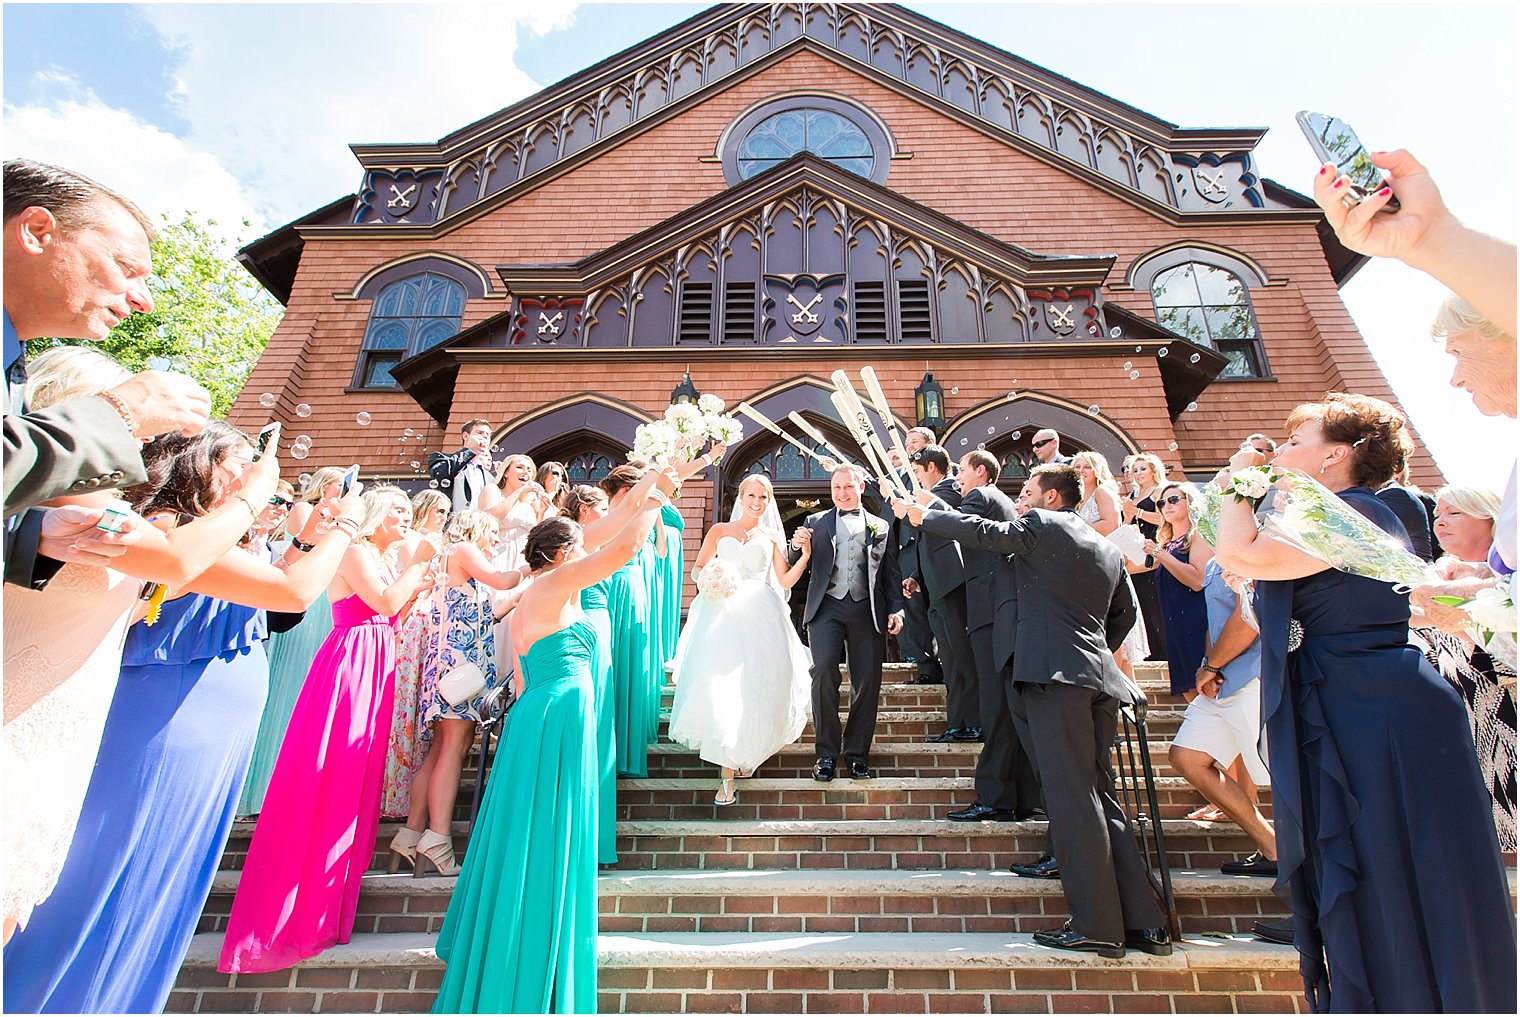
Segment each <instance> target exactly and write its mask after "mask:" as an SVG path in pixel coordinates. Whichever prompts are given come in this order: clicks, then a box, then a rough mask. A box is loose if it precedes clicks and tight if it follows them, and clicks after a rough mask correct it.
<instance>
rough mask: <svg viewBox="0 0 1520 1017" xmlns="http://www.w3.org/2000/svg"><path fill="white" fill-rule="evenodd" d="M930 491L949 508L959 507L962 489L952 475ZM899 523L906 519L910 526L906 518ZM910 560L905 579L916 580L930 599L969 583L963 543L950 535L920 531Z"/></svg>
mask: <svg viewBox="0 0 1520 1017" xmlns="http://www.w3.org/2000/svg"><path fill="white" fill-rule="evenodd" d="M929 493H930V494H932V495H934V496H935V497H936V498H938V499H939V500H940V501H941V502H943V503H944V504H946V505H948V506H949V507H950V508H953V509H959V508H960V506H961V492H960V488H958V487H956V486H955V481H953V480H951V479H950V478H949V477H946V478H944V479H943V480H941V481H940V482H939V483H937V484H935V485H934V487H933V488H932V489H931V490H930V492H929ZM899 522H904V525H905V526H907V524H906V522H905V521H903V520H899ZM907 528H909V529H911V528H912V527H911V526H907ZM910 560H911V562H912V569H911V571H910V570H909V569H907V568H905V569H903V578H904V579H915V580H917V581H918V585H920V586H922V587H924V589H925V590H926V591H927V593H928V595H929V597H930V599H937V598H939V597H943V596H945V595H946V594H948V593H950V592H951V591H953V590H956V589H959V588H960V587H962V586H964V585H965V584H966V568H965V565H964V563H963V562H962V560H961V548H960V545H958V544H956V542H955V541H954V540H952V539H950V538H949V537H946V536H943V535H942V534H938V533H931V532H928V531H922V532H920V533H919V535H918V540H917V541H915V544H914V553H913V556H912V558H911V559H910Z"/></svg>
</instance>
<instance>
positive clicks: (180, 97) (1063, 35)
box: [0, 0, 1520, 484]
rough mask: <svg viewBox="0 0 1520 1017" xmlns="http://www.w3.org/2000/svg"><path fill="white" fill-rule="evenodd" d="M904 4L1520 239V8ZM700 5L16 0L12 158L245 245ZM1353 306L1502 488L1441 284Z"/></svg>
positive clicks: (1440, 429)
mask: <svg viewBox="0 0 1520 1017" xmlns="http://www.w3.org/2000/svg"><path fill="white" fill-rule="evenodd" d="M909 6H911V7H913V8H915V9H917V10H920V11H921V12H923V13H924V14H926V15H928V16H929V17H932V18H934V19H935V20H938V21H941V22H943V23H945V24H947V25H949V26H951V27H953V28H956V29H959V30H961V31H964V32H967V33H969V34H972V35H975V36H977V37H979V38H982V39H984V40H986V41H987V42H990V43H992V44H993V45H996V46H1000V47H1002V48H1004V49H1007V50H1010V51H1012V52H1014V53H1016V54H1018V55H1019V56H1022V57H1024V58H1025V59H1028V60H1031V61H1033V62H1035V63H1037V64H1041V65H1043V66H1045V67H1047V68H1049V69H1051V70H1053V71H1056V72H1058V73H1060V74H1063V75H1066V76H1067V77H1070V78H1072V79H1074V80H1076V81H1078V82H1081V83H1083V84H1085V85H1089V86H1091V87H1093V88H1096V89H1098V90H1099V91H1102V92H1106V93H1108V94H1109V95H1112V96H1114V97H1116V98H1118V99H1121V100H1123V101H1125V102H1128V103H1130V104H1131V105H1134V106H1137V107H1139V108H1140V109H1143V110H1146V111H1147V112H1149V113H1152V114H1154V115H1156V116H1159V117H1161V118H1163V119H1166V120H1170V121H1173V122H1175V123H1178V124H1181V125H1183V126H1192V127H1226V126H1261V127H1267V128H1269V133H1268V135H1267V137H1266V139H1265V140H1264V141H1263V143H1262V144H1261V146H1259V147H1258V149H1257V159H1258V165H1259V168H1260V170H1261V171H1262V173H1263V174H1264V175H1266V176H1268V177H1271V178H1273V179H1275V180H1277V181H1278V182H1280V183H1283V184H1285V185H1287V186H1289V187H1292V188H1294V189H1296V190H1300V191H1307V190H1308V187H1309V179H1310V177H1311V175H1312V174H1313V171H1314V169H1315V168H1316V167H1315V161H1314V157H1313V156H1312V154H1311V153H1310V152H1309V150H1308V148H1307V147H1306V146H1305V145H1304V143H1303V141H1302V138H1301V137H1300V135H1299V133H1298V130H1297V128H1296V127H1295V125H1294V123H1293V113H1294V111H1296V110H1298V109H1302V108H1309V109H1320V110H1324V111H1327V112H1332V113H1336V114H1339V115H1341V116H1343V117H1345V118H1346V119H1347V120H1348V121H1350V122H1351V123H1352V124H1353V125H1354V126H1355V127H1356V129H1357V130H1358V131H1359V132H1360V133H1361V135H1362V137H1363V138H1364V140H1366V141H1367V142H1368V143H1369V145H1370V146H1371V147H1374V148H1395V147H1400V146H1403V147H1407V148H1410V149H1411V150H1412V151H1414V152H1415V153H1416V154H1417V155H1418V156H1420V158H1421V159H1422V160H1423V161H1425V162H1426V164H1427V165H1429V166H1430V167H1431V169H1432V171H1433V173H1434V174H1435V176H1436V179H1437V180H1438V182H1439V183H1440V184H1441V186H1442V189H1443V192H1444V193H1445V194H1446V197H1447V200H1448V202H1449V203H1450V204H1451V205H1452V207H1453V208H1454V209H1455V210H1456V211H1457V213H1458V214H1459V215H1461V216H1462V217H1463V218H1464V219H1465V220H1467V221H1468V222H1470V223H1471V224H1473V225H1475V226H1478V227H1480V228H1483V229H1486V230H1488V231H1490V232H1492V233H1495V234H1497V235H1500V236H1504V237H1508V238H1511V239H1513V238H1515V237H1516V236H1520V230H1517V228H1516V226H1517V209H1516V199H1515V188H1514V167H1515V165H1517V159H1516V155H1517V153H1516V151H1515V148H1516V136H1517V130H1516V128H1517V119H1520V118H1517V112H1516V107H1517V78H1516V70H1515V60H1514V54H1515V53H1516V52H1517V51H1520V45H1517V43H1520V38H1517V9H1516V7H1515V6H1514V5H1511V4H1496V5H1478V4H1472V5H1463V4H1443V5H1420V4H1414V5H1390V4H1350V5H1330V4H1316V5H1290V4H1228V3H1212V4H1188V5H1168V6H1162V5H1150V4H1132V5H1112V4H1081V3H1068V4H1063V5H1044V4H966V3H961V4H910V5H909ZM704 9H706V5H700V4H574V3H568V2H563V0H540V2H535V3H532V4H522V3H510V4H496V5H490V6H481V5H459V4H447V5H445V4H437V5H428V6H416V5H405V4H397V5H357V4H356V5H307V4H275V5H256V4H242V5H233V4H226V5H220V4H219V5H202V4H183V5H94V4H90V5H86V4H24V5H18V4H7V5H6V6H5V8H4V22H3V28H4V36H3V39H4V42H3V44H4V65H3V66H4V78H3V90H4V92H3V99H4V133H3V136H0V137H3V142H0V147H3V152H4V154H5V155H6V156H13V155H28V156H32V157H36V158H42V159H47V160H51V161H55V162H60V163H63V164H64V165H69V166H73V167H75V168H78V169H80V170H82V171H84V172H86V173H90V174H92V175H94V176H97V177H99V178H101V179H102V180H104V181H105V182H107V183H110V184H112V185H114V186H117V187H119V188H120V189H122V190H123V191H125V192H126V193H128V194H131V195H133V196H134V197H135V198H137V199H139V200H140V201H141V202H143V204H144V205H145V206H147V207H148V208H149V209H150V210H153V211H160V212H168V213H171V214H174V213H178V212H180V211H182V210H184V209H186V208H188V209H190V210H192V211H195V212H197V213H199V214H201V215H205V216H211V217H213V218H215V219H217V221H218V222H220V223H223V224H224V225H226V226H227V227H228V228H229V229H231V230H234V231H235V232H237V233H239V234H241V236H242V237H243V238H244V239H247V238H250V237H252V236H256V235H259V234H261V233H262V232H264V231H266V230H268V229H270V228H272V227H274V226H277V225H279V224H281V223H283V222H286V221H288V220H289V219H291V218H294V217H295V216H297V215H300V214H302V213H304V212H306V211H309V210H311V209H313V208H316V207H319V206H321V205H323V204H326V203H327V202H329V201H331V200H332V199H334V198H337V197H340V196H342V195H344V194H347V193H350V192H351V191H353V190H354V189H355V188H356V186H357V185H358V183H359V171H358V165H357V163H356V162H355V161H354V160H353V157H352V155H351V153H349V152H348V149H347V145H348V144H350V143H352V142H364V141H422V140H432V139H435V138H437V137H439V136H440V135H442V134H445V133H447V132H448V131H451V130H453V129H455V128H457V127H460V126H462V125H464V124H466V123H469V122H470V121H472V120H475V119H478V118H479V117H481V116H485V115H487V114H489V113H491V112H493V111H494V110H496V109H499V108H501V107H502V106H505V105H508V104H510V103H512V102H514V101H517V100H518V99H521V98H523V97H525V96H527V95H530V94H532V93H533V92H534V91H536V90H538V89H539V88H542V87H543V86H545V85H548V84H552V83H553V82H555V81H558V80H559V79H561V78H563V77H565V76H567V75H570V74H573V73H575V72H576V71H578V70H580V69H582V68H584V67H586V66H588V65H590V64H592V63H595V62H596V61H597V60H600V59H601V58H603V57H605V56H608V55H610V54H612V53H615V52H617V51H618V50H621V49H623V48H626V47H627V46H630V45H633V44H635V43H637V42H638V41H640V40H642V39H644V38H646V37H647V36H649V35H651V34H654V33H656V32H658V31H660V30H662V29H664V28H666V27H669V26H671V25H674V24H676V23H677V22H679V21H681V20H683V19H685V18H687V17H690V16H691V15H693V14H695V13H698V12H699V11H702V10H704ZM242 219H248V220H251V223H252V225H251V227H249V228H248V229H242V228H240V227H239V226H238V225H237V224H238V223H239V221H240V220H242ZM1012 239H1014V240H1015V241H1016V240H1017V238H1012ZM1342 295H1343V297H1344V298H1345V300H1346V303H1347V305H1348V307H1350V309H1351V312H1352V314H1353V316H1354V317H1355V318H1356V320H1357V322H1358V324H1359V325H1360V326H1361V328H1362V331H1363V333H1364V334H1365V335H1367V336H1368V338H1369V340H1370V342H1371V346H1372V348H1373V351H1374V354H1375V355H1376V356H1377V357H1378V359H1379V362H1380V364H1381V365H1382V366H1383V369H1384V371H1385V373H1386V374H1388V376H1389V378H1390V381H1391V382H1392V383H1393V385H1394V387H1395V390H1396V391H1397V392H1398V393H1399V396H1400V398H1401V399H1402V400H1403V401H1404V403H1405V405H1406V407H1407V408H1408V409H1409V410H1410V413H1411V416H1412V417H1413V418H1414V422H1415V424H1416V426H1417V427H1418V428H1419V429H1420V431H1421V434H1422V436H1423V437H1424V438H1425V439H1426V441H1427V443H1428V444H1429V445H1430V447H1431V449H1432V451H1433V452H1434V453H1435V455H1436V457H1437V459H1438V461H1439V462H1440V463H1441V464H1442V466H1443V468H1445V470H1446V471H1447V473H1448V476H1450V477H1452V478H1460V479H1466V480H1469V481H1474V482H1476V481H1481V480H1483V479H1488V480H1491V481H1492V482H1493V483H1496V484H1502V481H1503V478H1502V477H1501V476H1496V475H1493V467H1492V466H1491V465H1490V463H1491V457H1490V455H1489V450H1490V449H1492V448H1494V447H1496V443H1503V444H1500V445H1497V447H1502V448H1507V449H1513V448H1515V447H1516V445H1517V441H1516V439H1517V436H1520V431H1517V429H1516V427H1515V426H1514V425H1513V423H1512V422H1501V421H1493V420H1487V419H1484V418H1481V417H1479V416H1478V415H1477V413H1476V411H1475V410H1473V409H1472V408H1471V404H1470V402H1469V401H1468V399H1467V397H1466V395H1465V393H1460V392H1455V391H1453V390H1451V389H1449V388H1448V387H1447V386H1446V385H1445V379H1446V378H1447V377H1448V376H1449V373H1450V370H1449V366H1448V364H1447V362H1446V360H1445V358H1444V356H1443V355H1442V354H1440V353H1439V352H1438V351H1437V350H1435V349H1434V348H1433V347H1432V344H1430V343H1429V342H1428V341H1427V340H1426V339H1424V334H1425V330H1426V326H1427V325H1428V321H1429V318H1430V316H1431V313H1432V312H1433V310H1434V308H1435V305H1436V304H1437V303H1438V302H1439V300H1440V297H1441V295H1442V291H1441V289H1440V287H1438V286H1437V285H1436V284H1435V283H1433V282H1431V281H1430V280H1428V279H1426V278H1425V277H1423V276H1420V275H1419V274H1418V273H1414V272H1413V271H1411V270H1408V269H1404V268H1403V267H1402V266H1399V265H1387V264H1374V265H1372V266H1369V267H1368V268H1367V269H1364V270H1363V271H1362V273H1361V274H1360V275H1358V276H1357V278H1356V279H1355V280H1353V281H1352V282H1351V283H1350V284H1349V285H1348V286H1347V287H1346V288H1345V290H1344V291H1343V294H1342ZM1268 343H1269V344H1270V337H1268ZM1269 348H1270V346H1269Z"/></svg>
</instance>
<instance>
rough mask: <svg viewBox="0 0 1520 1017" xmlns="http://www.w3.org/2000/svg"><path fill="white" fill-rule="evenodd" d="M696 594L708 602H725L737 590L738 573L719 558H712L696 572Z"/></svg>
mask: <svg viewBox="0 0 1520 1017" xmlns="http://www.w3.org/2000/svg"><path fill="white" fill-rule="evenodd" d="M695 578H696V580H697V593H698V594H700V595H701V596H703V597H705V598H706V599H708V600H711V601H714V602H717V601H720V600H727V599H728V598H729V597H732V596H733V595H734V591H735V590H737V589H738V588H739V572H738V570H737V569H735V568H734V567H733V566H732V565H730V564H729V563H728V562H726V561H724V560H723V559H721V558H714V559H713V560H712V561H710V562H708V563H707V564H706V565H704V566H702V567H701V568H700V569H698V570H697V574H696V577H695Z"/></svg>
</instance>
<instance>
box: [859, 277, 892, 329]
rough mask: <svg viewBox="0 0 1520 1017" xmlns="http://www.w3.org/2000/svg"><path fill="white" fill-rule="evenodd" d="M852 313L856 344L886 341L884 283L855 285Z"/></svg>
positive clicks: (885, 287)
mask: <svg viewBox="0 0 1520 1017" xmlns="http://www.w3.org/2000/svg"><path fill="white" fill-rule="evenodd" d="M854 311H855V341H856V342H861V343H881V342H886V341H887V284H886V283H879V282H858V283H856V284H855V307H854Z"/></svg>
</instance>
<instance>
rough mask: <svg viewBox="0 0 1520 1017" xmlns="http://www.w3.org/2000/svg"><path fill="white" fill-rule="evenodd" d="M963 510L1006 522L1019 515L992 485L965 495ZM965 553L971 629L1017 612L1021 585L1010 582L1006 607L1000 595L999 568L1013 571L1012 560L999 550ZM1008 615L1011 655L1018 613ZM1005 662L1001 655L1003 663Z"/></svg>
mask: <svg viewBox="0 0 1520 1017" xmlns="http://www.w3.org/2000/svg"><path fill="white" fill-rule="evenodd" d="M960 510H961V512H963V513H965V514H966V515H968V516H977V517H978V518H981V519H992V520H995V521H997V522H1002V523H1006V522H1008V521H1009V520H1011V519H1016V518H1017V517H1018V513H1017V512H1015V511H1014V508H1013V502H1012V501H1011V500H1010V499H1009V497H1008V496H1007V495H1006V494H1004V493H1003V492H1002V491H999V490H998V489H997V488H996V487H993V486H992V485H991V484H988V485H987V486H985V487H978V488H975V489H974V490H972V491H971V492H970V493H968V494H967V495H966V496H965V497H964V498H962V499H961V504H960ZM961 555H962V557H963V558H964V559H965V563H966V622H967V624H968V625H970V627H971V629H972V630H973V631H975V630H976V629H979V628H983V627H985V626H987V625H991V624H993V621H994V619H995V618H1000V616H1003V615H1004V612H1005V611H1007V612H1017V610H1018V591H1017V587H1016V586H1015V584H1014V583H1012V582H1008V583H1006V585H1007V591H1006V593H1007V598H1008V600H1009V604H1008V605H1006V607H1005V605H1004V604H1003V603H1002V602H1001V601H1000V598H999V587H1000V586H1002V585H1004V584H1000V583H999V582H998V581H997V580H998V570H999V568H1000V567H1004V566H1006V567H1007V568H1008V571H1009V572H1010V573H1012V571H1013V566H1012V563H1011V562H1009V561H1008V559H1007V558H1006V557H1005V556H1004V555H1001V554H998V553H997V552H996V551H987V550H983V549H982V548H979V547H969V546H968V547H963V548H961ZM1009 578H1012V577H1011V575H1010V577H1009ZM1006 618H1007V621H1008V647H1007V649H1008V653H1009V655H1010V656H1011V655H1012V654H1013V645H1012V644H1013V623H1014V620H1015V618H1016V614H1015V613H1009V614H1007V615H1006ZM1001 663H1002V661H1001V658H1000V661H999V666H1001Z"/></svg>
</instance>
